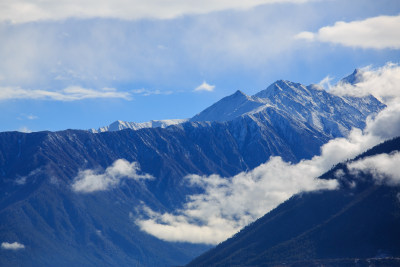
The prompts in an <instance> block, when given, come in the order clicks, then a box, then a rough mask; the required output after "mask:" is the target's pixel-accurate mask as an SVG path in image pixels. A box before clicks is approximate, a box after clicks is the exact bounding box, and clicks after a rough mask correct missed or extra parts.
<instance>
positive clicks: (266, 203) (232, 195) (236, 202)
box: [136, 68, 400, 244]
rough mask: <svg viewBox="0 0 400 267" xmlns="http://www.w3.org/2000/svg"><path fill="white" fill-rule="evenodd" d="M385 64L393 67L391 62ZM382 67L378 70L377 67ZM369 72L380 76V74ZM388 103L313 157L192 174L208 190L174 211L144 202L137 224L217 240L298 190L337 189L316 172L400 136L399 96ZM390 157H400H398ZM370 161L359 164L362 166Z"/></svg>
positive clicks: (178, 236) (165, 233) (179, 237)
mask: <svg viewBox="0 0 400 267" xmlns="http://www.w3.org/2000/svg"><path fill="white" fill-rule="evenodd" d="M385 70H386V71H388V72H391V71H392V70H391V68H388V69H385ZM382 71H384V70H382V69H378V70H375V72H377V73H379V72H382ZM369 77H370V79H371V81H373V82H376V80H375V78H376V76H374V75H370V76H369ZM378 77H380V79H381V81H380V82H379V83H380V84H387V81H385V79H388V78H389V79H390V75H379V76H378ZM364 85H365V86H364V87H363V88H364V89H365V90H368V88H369V86H370V85H369V84H368V78H367V79H366V80H365V81H364ZM392 86H393V87H396V86H397V85H396V84H393V85H392ZM358 89H359V88H357V90H358ZM350 90H351V88H350ZM387 90H388V91H390V90H392V88H387ZM388 105H389V106H388V107H387V108H385V109H384V110H383V111H381V112H380V113H379V114H378V115H377V116H376V117H375V118H369V119H368V120H367V126H366V128H365V129H364V130H360V129H353V130H352V131H351V132H350V134H349V136H347V137H346V138H337V139H333V140H331V141H329V142H328V143H327V144H325V145H324V146H322V147H321V155H320V156H315V157H313V158H312V159H311V160H303V161H301V162H300V163H298V164H290V163H287V162H284V161H283V160H282V159H281V158H280V157H273V158H271V159H270V160H269V161H268V162H266V163H265V164H262V165H260V166H259V167H257V168H255V169H254V170H252V171H250V172H243V173H240V174H238V175H236V176H234V177H231V178H222V177H220V176H218V175H211V176H197V175H191V176H188V177H186V179H187V180H188V181H190V183H191V184H192V185H194V186H198V187H200V188H203V189H204V193H202V194H197V195H192V196H190V197H189V198H188V202H187V203H185V205H184V206H183V207H182V208H181V209H180V210H177V211H176V212H174V213H159V212H154V211H152V210H151V209H149V208H148V207H146V206H144V207H143V211H144V213H145V214H147V217H143V218H140V219H138V220H136V224H137V225H138V226H139V227H140V228H141V229H142V230H143V231H145V232H147V233H149V234H152V235H154V236H156V237H158V238H161V239H164V240H168V241H187V242H193V243H208V244H217V243H218V242H221V241H223V240H224V239H226V238H228V237H229V236H231V235H232V234H234V233H235V232H237V231H238V230H239V229H240V228H242V227H243V226H245V225H247V224H248V223H249V222H251V221H253V220H255V219H257V218H258V217H260V216H262V215H263V214H265V213H266V212H268V211H270V210H271V209H273V208H274V207H276V206H277V205H279V204H280V203H281V202H283V201H284V200H286V199H288V198H289V197H290V196H292V195H293V194H295V193H298V192H302V191H312V190H320V189H334V188H335V187H336V186H337V183H336V180H330V181H326V180H322V181H321V180H318V179H316V177H319V176H320V175H321V174H323V173H324V172H326V171H328V170H329V169H330V168H331V167H332V166H334V165H335V164H337V163H339V162H342V161H345V160H347V159H350V158H353V157H355V156H356V155H358V154H360V153H362V152H364V151H366V150H367V149H369V148H371V147H373V146H375V145H377V144H379V143H380V142H382V141H383V140H385V139H388V138H392V137H396V136H400V127H399V126H398V125H400V105H399V104H395V103H394V102H390V103H389V104H388ZM382 129H384V130H382ZM390 159H393V160H398V157H397V156H396V157H392V158H390ZM378 160H379V159H378ZM383 162H384V160H382V163H381V165H379V166H381V167H382V168H381V169H384V168H386V167H388V166H389V164H385V163H383ZM368 163H370V162H365V164H364V163H363V164H361V163H360V164H359V165H361V167H363V166H364V165H365V166H367V165H368ZM391 164H395V163H393V162H392V163H391ZM397 164H398V163H397ZM398 165H399V166H400V164H398ZM356 166H357V165H355V167H356ZM372 166H374V165H372ZM390 166H392V165H390ZM355 167H354V168H355ZM361 167H360V168H361ZM395 170H397V168H396V169H395ZM332 178H336V177H332Z"/></svg>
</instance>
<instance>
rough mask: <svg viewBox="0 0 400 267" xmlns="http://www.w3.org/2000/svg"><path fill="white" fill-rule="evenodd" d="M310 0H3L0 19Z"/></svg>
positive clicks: (168, 13) (153, 13)
mask: <svg viewBox="0 0 400 267" xmlns="http://www.w3.org/2000/svg"><path fill="white" fill-rule="evenodd" d="M309 1H310V0H247V1H242V0H229V1H228V0H204V1H201V2H199V1H193V0H192V1H190V0H172V1H168V3H166V2H165V1H162V0H148V1H140V0H132V1H129V2H126V1H124V0H114V1H106V0H99V1H93V0H84V1H78V0H72V1H71V0H60V1H57V5H55V4H53V3H52V2H51V1H35V0H4V1H2V3H1V9H0V10H1V11H0V20H10V21H12V22H14V23H23V22H29V21H38V20H60V19H65V18H68V17H80V18H90V17H101V18H119V19H142V18H158V19H170V18H175V17H178V16H182V15H188V14H205V13H210V12H214V11H221V10H226V9H248V8H252V7H255V6H258V5H262V4H273V3H304V2H309Z"/></svg>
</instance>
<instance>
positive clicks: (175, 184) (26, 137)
mask: <svg viewBox="0 0 400 267" xmlns="http://www.w3.org/2000/svg"><path fill="white" fill-rule="evenodd" d="M349 80H350V79H349ZM384 107H385V105H384V104H382V103H381V102H379V101H378V100H377V99H375V98H374V97H372V96H367V97H363V98H356V97H344V96H336V95H333V94H330V93H329V92H327V91H325V90H323V89H321V88H320V87H318V86H316V85H310V86H303V85H301V84H298V83H292V82H288V81H282V80H280V81H277V82H275V83H274V84H272V85H271V86H269V87H268V88H267V89H265V90H263V91H261V92H259V93H257V94H255V95H254V96H247V95H245V94H244V93H242V92H240V91H237V92H236V93H234V94H233V95H231V96H228V97H226V98H223V99H222V100H220V101H219V102H217V103H215V104H214V105H212V106H211V107H209V108H207V109H205V110H204V111H202V112H200V113H199V114H197V115H196V116H194V117H193V118H191V119H189V120H188V121H176V120H171V121H152V122H149V123H142V124H132V123H126V122H121V121H118V122H116V123H114V124H112V125H110V126H109V127H104V128H100V129H99V130H97V131H87V130H66V131H59V132H35V133H20V132H2V133H0V221H1V222H2V223H1V225H0V242H8V243H12V242H18V243H20V244H23V245H24V249H21V250H8V249H1V250H0V265H2V266H18V265H23V266H71V265H76V263H79V265H83V266H94V265H116V266H171V265H182V264H184V263H187V262H189V261H190V260H191V259H193V258H194V257H195V256H197V255H199V254H201V253H202V252H204V251H205V250H207V249H208V248H210V246H208V245H201V244H200V245H196V244H189V243H176V242H167V241H162V240H160V239H158V238H156V237H154V236H151V235H149V234H146V233H145V232H143V231H141V230H140V229H139V227H138V226H137V225H136V224H135V223H134V221H135V218H137V217H138V216H140V211H139V210H138V207H139V206H140V205H142V204H143V203H145V204H146V205H147V206H148V207H150V208H151V209H153V210H155V211H160V212H164V211H167V212H173V211H174V210H176V209H179V208H180V207H181V206H182V204H183V203H184V201H185V200H186V198H187V197H188V196H189V195H191V194H193V193H195V192H198V190H199V189H198V188H193V187H191V186H188V185H187V184H185V182H184V181H183V177H185V176H186V175H189V174H198V175H210V174H218V175H221V176H222V177H229V176H233V175H235V174H238V173H239V172H243V171H247V170H251V169H253V168H255V167H257V166H258V165H260V164H262V163H264V162H266V161H267V160H268V159H269V157H270V156H281V157H282V158H283V159H284V160H286V161H291V162H298V161H300V160H302V159H307V158H311V157H312V156H314V155H317V154H318V153H319V152H320V147H321V145H323V144H325V143H326V142H328V141H329V140H330V139H332V138H336V137H342V136H346V135H347V134H348V132H349V131H350V129H351V128H352V127H357V128H364V127H365V121H366V118H367V117H368V116H370V115H374V114H376V113H377V112H379V111H380V110H382V109H383V108H384ZM135 127H136V128H135ZM121 129H124V130H121ZM121 159H123V160H126V161H127V162H129V163H132V164H133V163H135V164H136V165H137V168H138V169H137V170H136V171H137V174H135V175H136V176H135V177H148V179H136V178H132V179H123V180H121V181H119V180H116V179H117V178H115V177H117V176H115V175H116V174H115V173H114V174H113V173H112V170H113V169H112V168H113V166H114V164H116V162H118V160H121ZM136 165H135V166H136ZM129 166H131V165H129ZM110 168H111V169H110ZM139 168H140V169H139ZM102 173H103V174H104V173H112V175H114V176H112V177H113V179H114V180H113V179H111V180H106V184H105V185H104V187H102V188H101V190H97V191H94V190H93V191H91V192H77V191H76V190H75V189H74V187H73V184H74V183H75V182H76V181H77V180H78V179H79V177H81V176H82V175H89V176H90V175H91V176H90V177H94V176H96V175H97V176H99V175H101V174H102ZM122 176H123V175H122ZM125 176H128V175H127V174H125ZM149 177H152V178H149ZM96 186H98V185H96Z"/></svg>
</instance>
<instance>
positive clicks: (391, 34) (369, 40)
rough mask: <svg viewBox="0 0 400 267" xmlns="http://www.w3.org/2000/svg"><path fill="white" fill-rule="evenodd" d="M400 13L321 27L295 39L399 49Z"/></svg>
mask: <svg viewBox="0 0 400 267" xmlns="http://www.w3.org/2000/svg"><path fill="white" fill-rule="evenodd" d="M399 28H400V15H398V16H378V17H372V18H367V19H365V20H359V21H352V22H343V21H338V22H336V23H335V24H334V25H333V26H326V27H322V28H320V29H319V30H318V32H317V33H312V32H301V33H299V34H297V35H296V36H295V38H296V39H304V40H308V41H320V42H328V43H334V44H340V45H344V46H350V47H361V48H373V49H385V48H391V49H400V34H399Z"/></svg>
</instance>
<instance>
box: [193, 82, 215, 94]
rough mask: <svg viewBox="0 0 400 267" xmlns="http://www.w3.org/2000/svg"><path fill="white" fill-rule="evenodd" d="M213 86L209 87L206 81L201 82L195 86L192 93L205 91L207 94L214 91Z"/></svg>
mask: <svg viewBox="0 0 400 267" xmlns="http://www.w3.org/2000/svg"><path fill="white" fill-rule="evenodd" d="M214 88H215V85H210V84H208V83H207V82H206V81H203V83H202V84H200V85H199V86H197V87H196V88H195V89H194V91H195V92H199V91H207V92H212V91H214Z"/></svg>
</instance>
